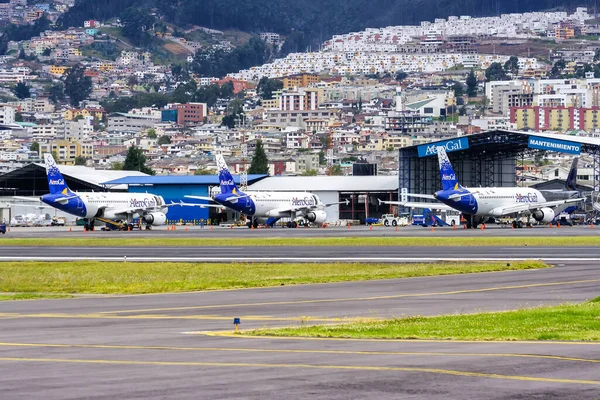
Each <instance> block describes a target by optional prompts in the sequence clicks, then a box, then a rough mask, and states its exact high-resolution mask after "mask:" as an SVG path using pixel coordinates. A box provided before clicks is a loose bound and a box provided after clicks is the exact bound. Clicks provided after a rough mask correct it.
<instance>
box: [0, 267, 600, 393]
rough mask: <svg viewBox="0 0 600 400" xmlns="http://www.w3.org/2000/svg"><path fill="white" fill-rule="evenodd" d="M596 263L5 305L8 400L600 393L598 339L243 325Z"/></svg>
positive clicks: (515, 285)
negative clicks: (288, 330)
mask: <svg viewBox="0 0 600 400" xmlns="http://www.w3.org/2000/svg"><path fill="white" fill-rule="evenodd" d="M598 287H600V268H598V267H597V263H592V262H570V263H565V264H564V265H563V266H557V267H554V268H549V269H543V270H527V271H510V272H500V273H484V274H473V275H454V276H444V277H426V278H411V279H393V280H381V281H369V282H349V283H336V284H327V285H300V286H284V287H272V288H263V289H247V290H230V291H215V292H202V293H181V294H165V295H139V296H97V297H86V298H79V299H64V300H45V301H21V302H16V301H12V302H0V319H1V322H2V329H1V330H0V349H1V351H0V369H1V370H2V374H0V387H2V388H3V397H5V398H41V397H43V398H46V399H74V398H83V397H85V398H97V399H113V398H150V397H161V398H194V399H197V398H207V399H209V398H210V399H219V398H233V397H235V398H250V399H259V398H260V399H265V398H268V399H271V398H272V399H279V398H282V397H285V398H290V399H300V398H302V399H305V398H307V397H312V398H328V399H348V398H364V397H371V398H377V399H380V398H411V399H447V398H462V399H481V398H486V399H514V398H533V397H537V398H544V399H547V398H561V399H569V398H573V399H587V398H590V399H594V398H596V399H597V398H598V397H600V376H599V375H598V367H599V366H600V343H597V342H596V343H576V342H558V343H553V342H529V343H523V342H455V341H419V340H387V341H386V340H343V339H342V340H329V339H313V340H310V339H309V340H306V339H277V338H246V337H239V336H235V335H232V330H233V329H232V320H233V317H239V318H241V321H242V328H244V329H249V328H256V327H262V326H282V325H289V324H293V323H312V322H314V323H333V322H339V321H344V320H352V319H354V318H357V317H359V318H360V317H369V318H389V317H393V316H402V315H437V314H448V313H455V312H461V313H464V312H475V311H486V310H489V311H495V310H508V309H514V308H521V307H528V306H537V305H540V304H557V303H563V302H565V301H584V300H586V299H590V298H593V297H596V296H598V295H599V294H598Z"/></svg>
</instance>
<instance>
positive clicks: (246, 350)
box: [0, 342, 600, 363]
mask: <svg viewBox="0 0 600 400" xmlns="http://www.w3.org/2000/svg"><path fill="white" fill-rule="evenodd" d="M0 347H29V348H39V347H58V348H69V349H103V350H111V349H116V350H170V351H212V352H219V351H222V352H243V353H292V354H293V353H299V354H336V355H367V356H371V355H377V356H434V357H437V356H440V357H517V358H541V359H548V360H560V361H576V362H587V363H600V360H594V359H589V358H578V357H564V356H552V355H543V354H514V353H451V352H429V351H425V352H418V351H351V350H301V349H253V348H244V347H242V348H236V347H176V346H175V347H173V346H129V345H104V344H60V343H2V342H0Z"/></svg>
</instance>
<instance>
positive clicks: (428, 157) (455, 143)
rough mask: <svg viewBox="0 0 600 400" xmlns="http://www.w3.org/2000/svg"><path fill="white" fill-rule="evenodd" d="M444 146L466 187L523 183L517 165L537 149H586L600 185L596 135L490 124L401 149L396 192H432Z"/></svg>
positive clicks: (578, 151) (599, 146) (599, 143)
mask: <svg viewBox="0 0 600 400" xmlns="http://www.w3.org/2000/svg"><path fill="white" fill-rule="evenodd" d="M437 146H444V147H445V148H446V152H447V153H448V157H449V158H450V161H451V162H452V166H453V167H454V170H455V171H456V173H457V174H458V178H459V181H460V183H461V184H462V185H464V186H467V187H477V186H522V185H524V183H523V182H520V181H519V174H518V172H519V171H522V170H523V166H524V165H525V161H526V160H528V159H531V158H533V157H534V156H535V155H536V153H540V152H541V153H542V154H545V152H559V153H564V154H568V155H572V156H579V155H585V156H587V157H589V158H591V159H592V160H593V171H594V173H593V176H592V177H591V181H592V185H591V186H592V187H593V190H594V191H598V188H599V185H600V139H598V138H593V137H581V136H571V135H562V134H551V133H541V132H519V131H508V130H494V131H488V132H482V133H478V134H474V135H468V136H459V137H456V138H453V139H446V140H440V141H436V142H431V143H427V144H423V145H416V146H410V147H405V148H402V149H400V150H399V165H398V181H399V182H398V187H399V188H400V189H399V198H400V199H401V201H406V200H407V196H402V194H403V193H419V194H432V193H434V192H435V191H437V190H439V189H440V173H439V165H438V159H437V157H435V155H436V147H437Z"/></svg>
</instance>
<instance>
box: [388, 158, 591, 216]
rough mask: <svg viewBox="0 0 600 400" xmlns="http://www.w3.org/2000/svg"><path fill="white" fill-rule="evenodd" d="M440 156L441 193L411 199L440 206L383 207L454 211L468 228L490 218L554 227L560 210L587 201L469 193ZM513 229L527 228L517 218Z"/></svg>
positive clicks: (523, 191)
mask: <svg viewBox="0 0 600 400" xmlns="http://www.w3.org/2000/svg"><path fill="white" fill-rule="evenodd" d="M437 155H438V161H439V166H440V177H441V181H442V190H438V191H437V192H435V193H434V194H433V195H419V194H411V195H409V196H412V197H420V198H425V199H430V200H437V201H438V203H425V202H421V203H415V202H383V201H382V202H381V203H384V204H398V205H403V206H405V207H412V206H414V207H419V206H425V207H428V208H432V209H439V210H449V209H454V210H457V211H460V212H461V213H462V214H463V216H464V217H465V219H466V221H467V228H477V225H478V224H481V223H482V222H484V221H485V219H486V218H487V217H503V216H517V217H518V216H522V215H523V216H527V217H533V219H535V220H536V221H538V222H543V223H550V222H552V221H553V220H554V217H555V216H556V215H557V214H558V213H557V212H556V208H557V207H560V206H563V205H565V204H568V203H577V202H580V201H583V200H585V198H582V197H577V198H565V199H560V200H553V201H548V200H546V198H545V197H544V195H543V194H542V191H540V190H537V189H531V188H520V187H483V188H472V189H469V188H466V187H463V186H461V185H460V183H459V182H458V178H457V175H456V173H455V172H454V169H453V168H452V164H450V160H449V159H448V155H447V154H446V149H445V148H444V147H442V146H438V147H437ZM573 165H574V166H576V161H574V163H573ZM571 175H572V174H569V176H570V177H571V179H568V180H567V181H568V183H567V187H568V189H570V191H571V192H572V189H573V188H574V185H573V179H574V176H571ZM575 176H576V174H575ZM512 225H513V227H514V228H522V227H523V226H524V224H523V222H522V221H521V220H519V219H517V218H516V217H515V219H514V220H513V222H512Z"/></svg>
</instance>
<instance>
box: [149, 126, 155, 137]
mask: <svg viewBox="0 0 600 400" xmlns="http://www.w3.org/2000/svg"><path fill="white" fill-rule="evenodd" d="M148 138H149V139H156V129H154V128H150V129H148Z"/></svg>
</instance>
